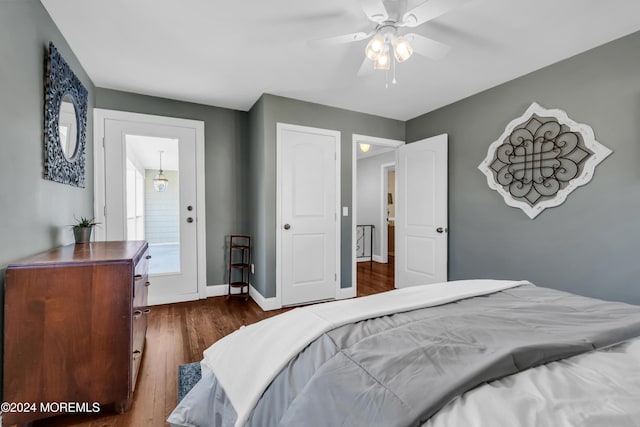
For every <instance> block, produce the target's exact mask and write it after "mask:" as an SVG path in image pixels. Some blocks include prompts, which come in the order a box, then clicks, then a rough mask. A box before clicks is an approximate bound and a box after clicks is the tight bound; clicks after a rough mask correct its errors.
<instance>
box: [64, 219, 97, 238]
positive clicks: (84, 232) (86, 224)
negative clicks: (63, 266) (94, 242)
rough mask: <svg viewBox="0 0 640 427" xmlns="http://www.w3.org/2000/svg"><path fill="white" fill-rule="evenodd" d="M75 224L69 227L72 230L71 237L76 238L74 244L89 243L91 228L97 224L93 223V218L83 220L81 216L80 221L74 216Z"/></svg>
mask: <svg viewBox="0 0 640 427" xmlns="http://www.w3.org/2000/svg"><path fill="white" fill-rule="evenodd" d="M74 218H75V220H76V223H75V224H73V225H72V226H71V227H72V228H73V236H74V237H75V238H76V243H89V242H90V241H91V231H93V226H94V225H97V224H99V223H97V222H95V221H94V220H95V218H91V219H89V218H85V217H83V216H81V217H80V219H78V218H76V217H75V216H74Z"/></svg>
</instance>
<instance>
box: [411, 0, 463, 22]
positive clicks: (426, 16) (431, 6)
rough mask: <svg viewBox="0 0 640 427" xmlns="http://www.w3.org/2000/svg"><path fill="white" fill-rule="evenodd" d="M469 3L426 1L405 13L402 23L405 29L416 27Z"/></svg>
mask: <svg viewBox="0 0 640 427" xmlns="http://www.w3.org/2000/svg"><path fill="white" fill-rule="evenodd" d="M469 1H471V0H427V1H425V2H424V3H422V4H421V5H420V6H417V7H415V8H413V9H411V10H410V11H408V12H407V13H405V14H404V16H403V17H402V23H403V25H404V26H406V27H417V26H418V25H422V24H424V23H425V22H427V21H430V20H432V19H435V18H437V17H438V16H440V15H444V14H445V13H447V12H449V11H450V10H452V9H455V8H457V7H459V6H462V5H463V4H465V3H468V2H469Z"/></svg>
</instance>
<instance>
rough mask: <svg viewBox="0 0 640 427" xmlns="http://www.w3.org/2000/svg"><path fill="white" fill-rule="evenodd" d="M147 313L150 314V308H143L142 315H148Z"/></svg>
mask: <svg viewBox="0 0 640 427" xmlns="http://www.w3.org/2000/svg"><path fill="white" fill-rule="evenodd" d="M149 313H151V309H150V308H145V309H144V310H143V311H142V314H149Z"/></svg>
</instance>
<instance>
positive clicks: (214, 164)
mask: <svg viewBox="0 0 640 427" xmlns="http://www.w3.org/2000/svg"><path fill="white" fill-rule="evenodd" d="M96 107H98V108H104V109H109V110H120V111H129V112H134V113H143V114H153V115H158V116H169V117H178V118H183V119H193V120H202V121H204V132H205V148H204V151H205V180H206V182H205V192H206V193H205V203H206V220H207V246H206V250H207V284H208V285H220V284H223V283H227V277H226V276H227V262H226V257H227V249H226V248H227V241H228V238H227V236H228V235H229V234H231V233H234V232H243V231H244V227H245V226H246V225H245V224H246V223H247V220H246V219H244V217H245V215H246V202H245V199H246V197H247V190H246V182H247V181H246V177H245V176H246V164H247V162H248V160H247V158H246V157H247V153H246V151H245V145H246V143H245V140H246V139H248V130H247V119H248V115H247V113H246V112H242V111H236V110H230V109H227V108H219V107H211V106H207V105H200V104H193V103H189V102H182V101H174V100H170V99H165V98H158V97H153V96H146V95H138V94H134V93H128V92H120V91H115V90H110V89H102V88H98V89H97V91H96Z"/></svg>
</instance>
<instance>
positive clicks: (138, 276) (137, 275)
mask: <svg viewBox="0 0 640 427" xmlns="http://www.w3.org/2000/svg"><path fill="white" fill-rule="evenodd" d="M133 278H134V279H136V280H139V279H142V274H136V275H135V276H133Z"/></svg>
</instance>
